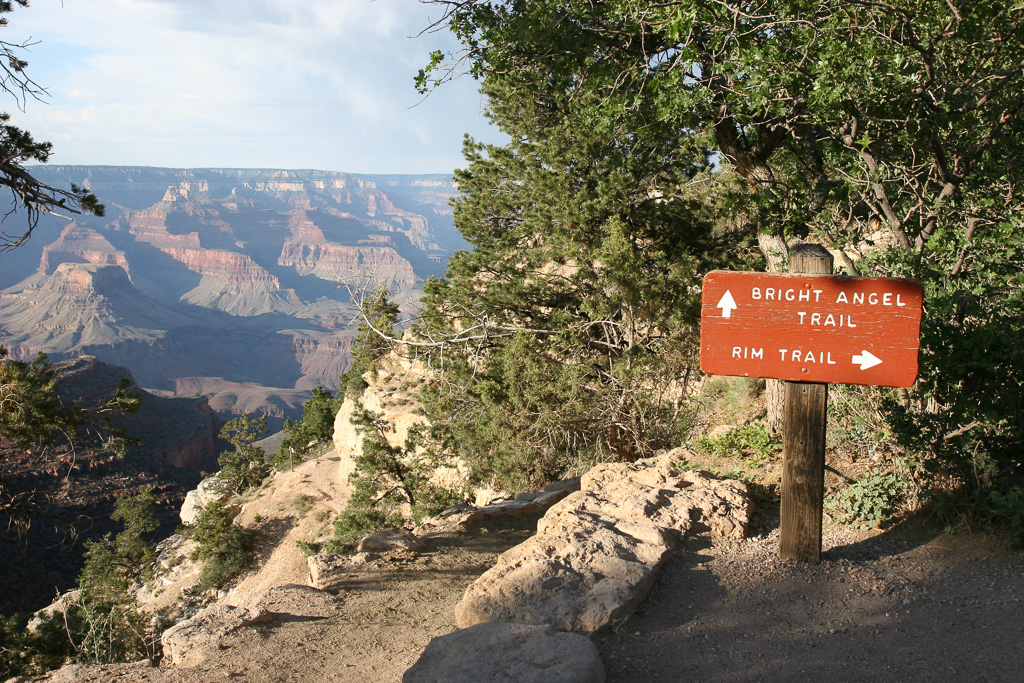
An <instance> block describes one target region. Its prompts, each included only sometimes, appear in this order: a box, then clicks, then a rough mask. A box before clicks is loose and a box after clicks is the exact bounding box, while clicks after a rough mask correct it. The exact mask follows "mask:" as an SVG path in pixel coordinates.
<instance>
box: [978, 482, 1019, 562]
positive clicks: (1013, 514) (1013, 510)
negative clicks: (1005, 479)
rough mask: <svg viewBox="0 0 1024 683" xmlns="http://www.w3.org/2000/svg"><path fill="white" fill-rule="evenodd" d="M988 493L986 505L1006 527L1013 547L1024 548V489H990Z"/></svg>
mask: <svg viewBox="0 0 1024 683" xmlns="http://www.w3.org/2000/svg"><path fill="white" fill-rule="evenodd" d="M986 495H987V498H988V499H987V500H985V501H984V504H985V507H986V508H987V509H988V510H989V511H990V512H991V513H992V515H993V516H994V517H995V519H996V521H997V522H998V523H1000V524H1003V525H1004V526H1005V527H1006V529H1007V532H1008V536H1009V539H1010V545H1011V547H1014V548H1017V549H1021V548H1024V489H1021V488H1020V487H1012V488H1010V487H1006V488H1003V489H990V490H989V491H987V492H986Z"/></svg>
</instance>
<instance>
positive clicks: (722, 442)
mask: <svg viewBox="0 0 1024 683" xmlns="http://www.w3.org/2000/svg"><path fill="white" fill-rule="evenodd" d="M781 445H782V444H781V443H780V442H779V440H778V438H777V437H776V436H774V435H773V434H772V433H771V430H769V429H768V425H767V424H765V423H764V422H752V423H751V424H748V425H743V426H741V427H736V428H734V429H730V430H729V431H728V432H726V433H725V434H723V435H722V436H715V437H709V436H702V437H701V438H699V439H697V442H696V444H695V446H696V447H697V448H699V449H700V450H702V451H704V452H705V453H710V454H711V455H715V456H719V457H735V458H748V459H749V462H750V464H751V465H757V464H760V463H761V462H765V461H768V460H771V459H772V456H773V454H774V453H775V452H776V451H777V450H779V448H780V447H781Z"/></svg>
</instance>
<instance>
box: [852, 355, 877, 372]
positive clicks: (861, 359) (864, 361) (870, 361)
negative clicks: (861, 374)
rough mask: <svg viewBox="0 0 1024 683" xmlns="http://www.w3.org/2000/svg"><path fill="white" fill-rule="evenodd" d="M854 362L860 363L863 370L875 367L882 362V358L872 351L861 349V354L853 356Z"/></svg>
mask: <svg viewBox="0 0 1024 683" xmlns="http://www.w3.org/2000/svg"><path fill="white" fill-rule="evenodd" d="M853 362H854V364H857V363H859V364H860V369H861V370H867V369H868V368H873V367H875V366H876V365H878V364H879V363H881V362H882V359H881V358H879V357H878V356H876V355H874V354H873V353H871V352H870V351H861V352H860V355H859V356H854V357H853Z"/></svg>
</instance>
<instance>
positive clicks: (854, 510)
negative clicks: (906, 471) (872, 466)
mask: <svg viewBox="0 0 1024 683" xmlns="http://www.w3.org/2000/svg"><path fill="white" fill-rule="evenodd" d="M903 490H904V486H903V484H902V483H901V482H900V481H899V480H898V479H897V478H896V477H895V476H893V475H892V474H882V473H881V472H877V471H876V472H875V473H873V474H871V475H870V476H868V477H865V478H864V479H861V480H860V481H858V482H855V483H853V484H850V485H849V486H847V487H846V488H845V489H843V490H841V491H839V492H838V493H836V494H833V495H831V496H829V497H828V498H826V499H825V506H826V507H828V508H830V509H832V510H835V511H836V513H837V517H836V519H837V521H839V522H841V523H843V524H853V525H855V526H860V527H878V528H881V527H884V526H886V525H887V524H888V523H889V522H890V521H891V520H892V518H893V517H894V516H895V515H896V503H897V502H898V501H899V499H900V497H901V496H902V495H903Z"/></svg>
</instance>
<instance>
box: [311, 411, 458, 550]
mask: <svg viewBox="0 0 1024 683" xmlns="http://www.w3.org/2000/svg"><path fill="white" fill-rule="evenodd" d="M352 424H353V425H355V426H356V427H357V428H358V429H359V430H360V431H362V434H363V449H362V452H361V453H360V454H359V455H358V456H356V458H355V470H354V471H353V473H352V475H351V476H350V477H349V482H350V483H351V485H352V496H351V498H349V502H348V505H347V506H346V508H345V510H344V511H343V512H342V513H341V514H340V515H338V518H337V519H336V520H334V538H333V539H331V541H330V542H329V543H328V550H329V551H330V552H349V551H352V550H354V549H355V547H356V545H357V544H358V542H359V539H360V538H361V537H363V536H365V535H366V534H367V533H370V532H371V531H376V530H378V529H384V528H388V527H400V526H403V525H404V524H405V523H406V522H407V521H412V522H413V523H414V524H415V523H418V522H419V521H420V520H422V519H423V518H424V517H428V516H430V515H434V514H437V513H438V512H441V511H442V510H444V509H445V508H447V507H450V506H452V505H454V504H455V503H459V502H462V498H461V497H460V496H459V494H458V493H455V492H452V491H448V490H446V489H443V488H441V487H439V486H437V485H435V484H433V483H431V482H430V476H431V474H432V473H433V471H434V469H435V467H436V466H437V464H438V463H437V462H436V460H435V459H434V458H433V457H431V456H430V452H431V451H429V450H427V449H424V448H421V446H422V444H423V443H424V440H425V438H426V435H425V434H424V432H423V430H422V429H415V428H414V429H412V430H410V434H409V437H408V438H407V439H406V442H405V444H404V445H403V446H401V447H400V446H392V445H391V444H390V443H389V442H388V440H387V436H386V434H387V430H388V425H387V423H386V422H385V421H384V420H383V419H382V416H381V415H380V414H375V413H373V412H371V411H368V410H365V409H360V410H357V411H356V412H355V413H354V414H353V416H352Z"/></svg>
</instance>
